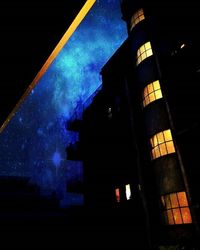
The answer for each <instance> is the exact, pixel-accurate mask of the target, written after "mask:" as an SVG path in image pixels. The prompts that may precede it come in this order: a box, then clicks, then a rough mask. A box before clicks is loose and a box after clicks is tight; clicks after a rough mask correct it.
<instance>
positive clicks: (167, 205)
mask: <svg viewBox="0 0 200 250" xmlns="http://www.w3.org/2000/svg"><path fill="white" fill-rule="evenodd" d="M165 204H166V209H169V208H171V202H170V197H169V194H168V195H165Z"/></svg>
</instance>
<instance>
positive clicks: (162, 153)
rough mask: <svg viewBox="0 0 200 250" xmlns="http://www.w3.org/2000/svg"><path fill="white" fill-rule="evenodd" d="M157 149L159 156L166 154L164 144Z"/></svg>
mask: <svg viewBox="0 0 200 250" xmlns="http://www.w3.org/2000/svg"><path fill="white" fill-rule="evenodd" d="M159 147H160V154H161V155H166V154H167V148H166V145H165V143H162V144H161V145H160V146H159Z"/></svg>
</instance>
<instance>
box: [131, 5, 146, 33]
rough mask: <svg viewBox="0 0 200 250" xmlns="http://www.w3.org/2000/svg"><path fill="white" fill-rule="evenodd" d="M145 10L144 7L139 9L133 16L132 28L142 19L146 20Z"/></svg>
mask: <svg viewBox="0 0 200 250" xmlns="http://www.w3.org/2000/svg"><path fill="white" fill-rule="evenodd" d="M144 19H145V17H144V11H143V9H139V10H138V11H137V12H136V13H135V14H134V15H133V16H132V18H131V27H130V30H132V29H133V27H135V25H136V24H138V23H139V22H140V21H142V20H144Z"/></svg>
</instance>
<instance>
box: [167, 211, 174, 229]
mask: <svg viewBox="0 0 200 250" xmlns="http://www.w3.org/2000/svg"><path fill="white" fill-rule="evenodd" d="M167 218H168V223H169V225H173V224H174V219H173V214H172V210H167Z"/></svg>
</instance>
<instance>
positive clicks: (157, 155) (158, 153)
mask: <svg viewBox="0 0 200 250" xmlns="http://www.w3.org/2000/svg"><path fill="white" fill-rule="evenodd" d="M154 150H155V156H156V158H158V157H160V150H159V147H158V146H157V147H155V148H154Z"/></svg>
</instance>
